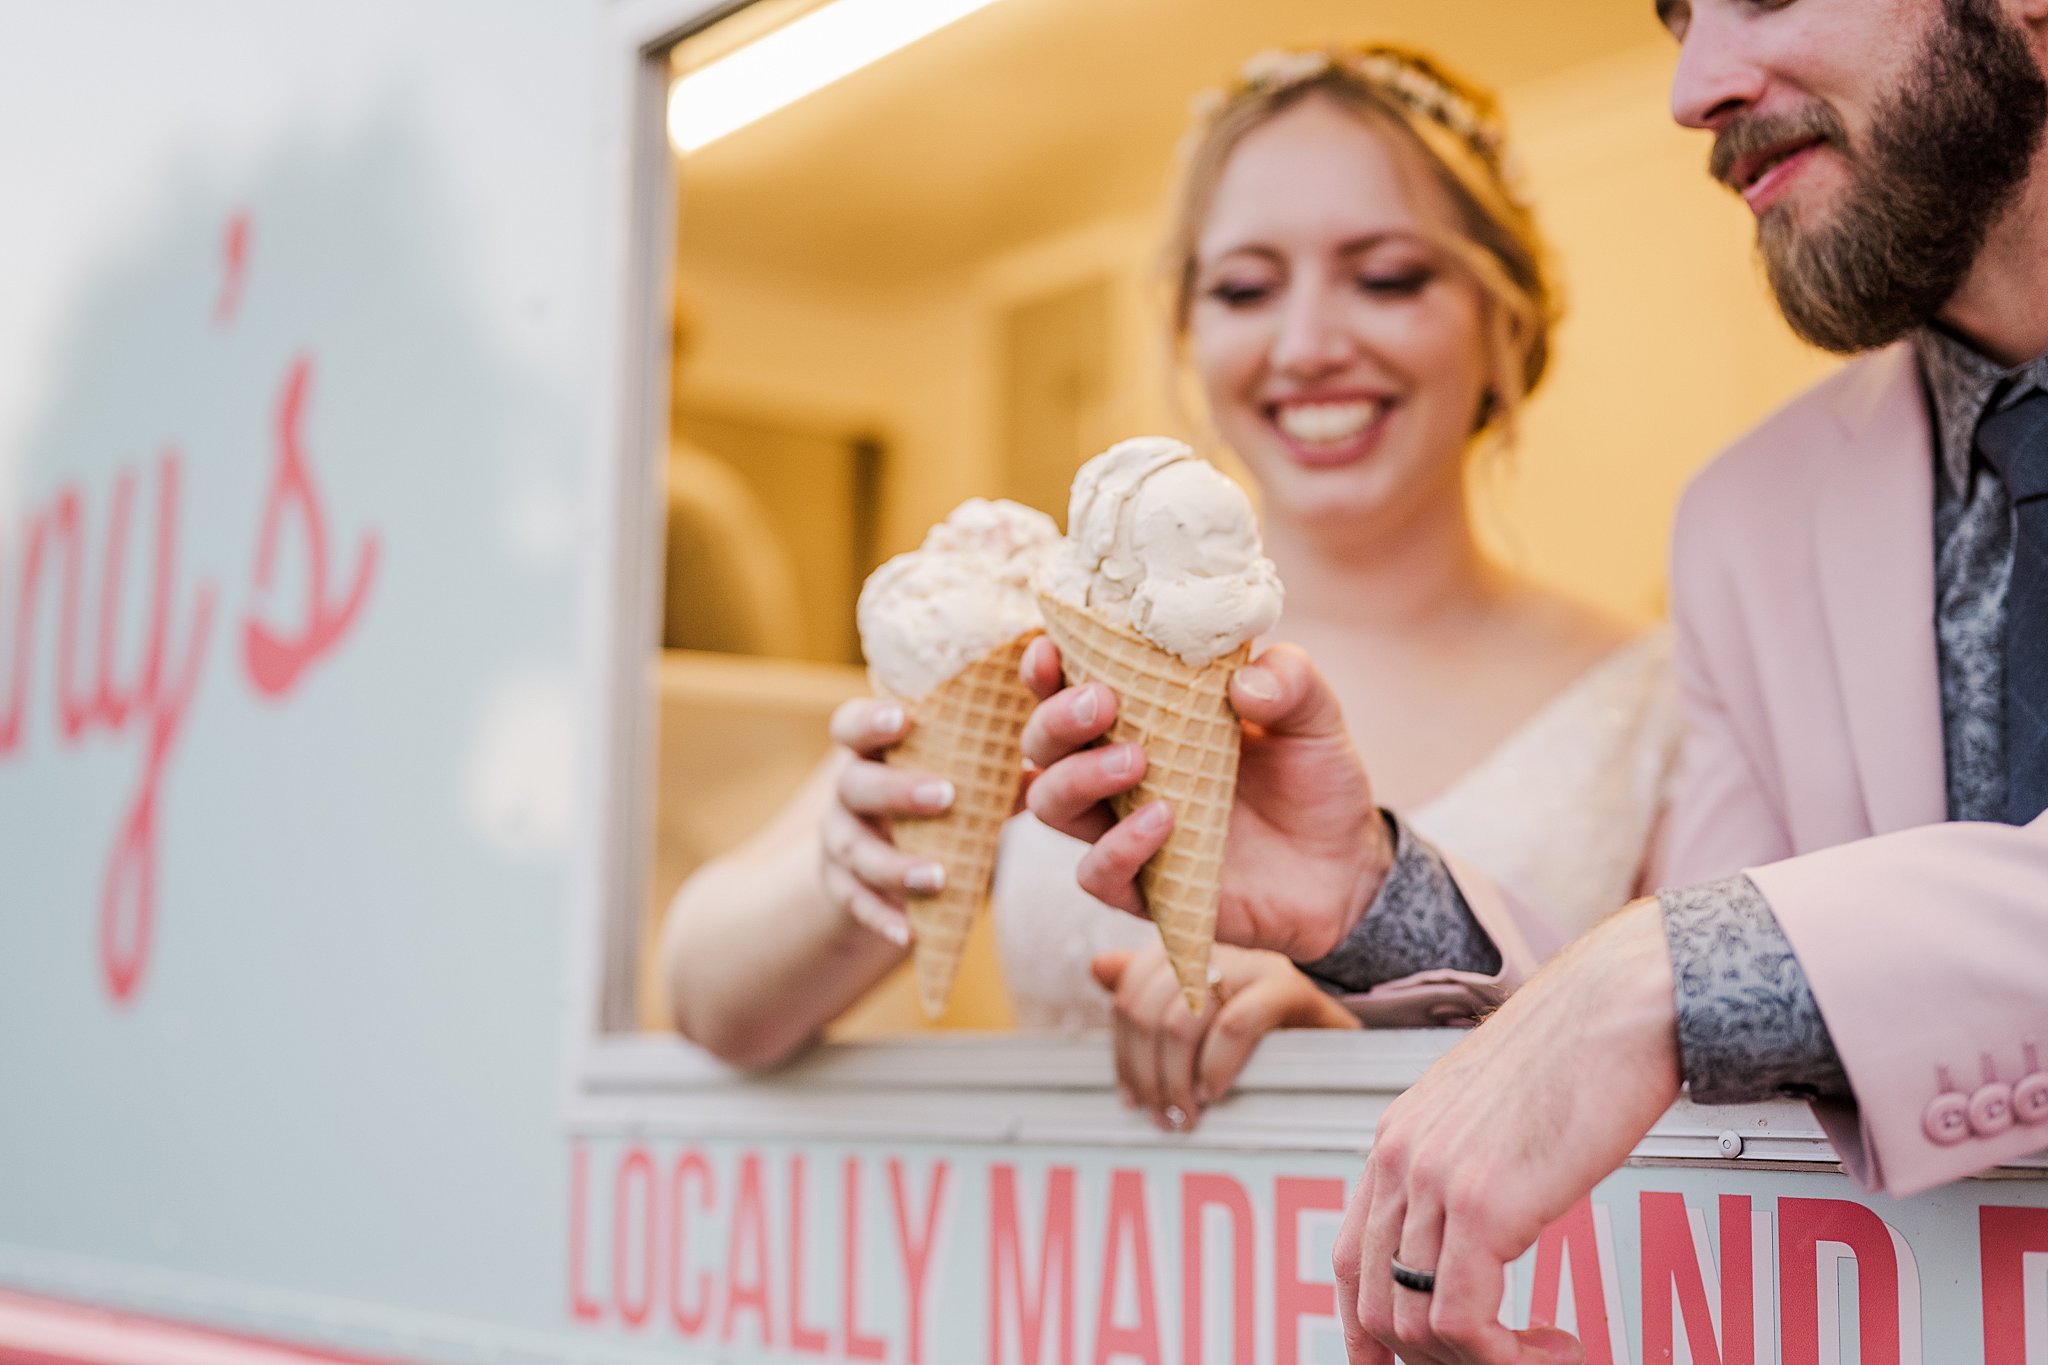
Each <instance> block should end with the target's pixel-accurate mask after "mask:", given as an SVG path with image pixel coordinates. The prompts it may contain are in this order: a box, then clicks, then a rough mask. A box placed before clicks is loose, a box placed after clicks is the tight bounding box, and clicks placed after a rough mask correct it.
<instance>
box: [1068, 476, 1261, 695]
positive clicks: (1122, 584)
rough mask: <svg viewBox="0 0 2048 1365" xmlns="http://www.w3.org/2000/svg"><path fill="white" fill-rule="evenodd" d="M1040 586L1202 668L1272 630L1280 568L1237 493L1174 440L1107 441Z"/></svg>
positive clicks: (1077, 488)
mask: <svg viewBox="0 0 2048 1365" xmlns="http://www.w3.org/2000/svg"><path fill="white" fill-rule="evenodd" d="M1038 586H1039V588H1040V590H1041V591H1043V592H1045V593H1047V594H1049V595H1050V596H1053V597H1057V598H1058V599H1060V600H1061V601H1064V602H1069V603H1072V604H1073V605H1075V606H1082V607H1089V608H1092V609H1093V610H1095V611H1097V612H1099V613H1101V614H1102V615H1104V616H1106V617H1108V618H1109V619H1110V620H1112V621H1116V622H1119V623H1121V624H1127V625H1128V626H1129V627H1130V628H1131V629H1132V630H1134V631H1136V632H1137V633H1138V634H1139V635H1141V636H1143V637H1144V638H1145V639H1146V640H1149V641H1150V642H1151V643H1152V644H1154V645H1157V646H1158V647H1159V648H1160V649H1163V650H1165V651H1166V652H1167V653H1169V654H1173V655H1175V656H1177V657H1178V658H1180V660H1181V661H1182V662H1184V663H1187V664H1190V665H1200V664H1205V663H1208V662H1209V661H1210V660H1212V659H1218V658H1221V657H1222V656H1224V655H1225V654H1228V653H1230V652H1231V651H1232V650H1234V649H1236V648H1237V647H1238V646H1239V645H1241V644H1243V643H1244V642H1245V641H1247V640H1250V639H1252V638H1253V637H1255V636H1258V635H1261V634H1263V633H1264V632H1266V631H1267V630H1270V629H1271V628H1272V626H1273V623H1274V622H1275V621H1277V620H1278V619H1279V618H1280V575H1279V574H1278V572H1276V571H1275V570H1274V568H1273V561H1272V560H1270V559H1267V558H1266V557H1265V556H1264V555H1263V554H1262V553H1261V551H1260V546H1259V528H1258V521H1257V519H1256V518H1255V517H1254V516H1253V515H1252V507H1251V502H1250V501H1249V500H1248V499H1247V498H1246V497H1245V495H1244V490H1242V489H1240V488H1239V487H1238V486H1237V485H1236V484H1234V483H1232V482H1231V481H1230V479H1229V477H1228V476H1226V475H1225V474H1224V473H1223V472H1222V471H1221V470H1219V469H1217V468H1216V467H1215V466H1214V465H1212V464H1210V463H1209V462H1208V461H1206V460H1203V459H1201V458H1199V457H1198V456H1196V454H1195V452H1194V451H1192V450H1190V449H1189V448H1188V447H1187V446H1185V445H1183V444H1182V443H1181V442H1179V441H1174V440H1169V439H1167V438H1165V437H1160V436H1141V437H1138V438H1136V439H1135V440H1129V441H1124V442H1121V443H1119V444H1117V445H1114V446H1111V447H1110V448H1109V449H1108V450H1106V451H1104V452H1103V453H1102V454H1100V455H1098V456H1096V457H1095V458H1094V459H1092V460H1090V461H1089V462H1088V463H1087V464H1085V465H1083V466H1081V469H1080V472H1079V473H1077V474H1076V475H1075V476H1074V491H1073V501H1072V502H1071V503H1070V505H1069V507H1068V512H1067V536H1066V539H1065V540H1064V541H1063V542H1061V545H1060V547H1059V549H1058V550H1057V551H1056V552H1055V553H1054V554H1053V555H1052V556H1051V557H1050V558H1049V559H1048V560H1047V561H1046V564H1045V568H1044V570H1043V571H1042V572H1041V574H1040V575H1039V579H1038Z"/></svg>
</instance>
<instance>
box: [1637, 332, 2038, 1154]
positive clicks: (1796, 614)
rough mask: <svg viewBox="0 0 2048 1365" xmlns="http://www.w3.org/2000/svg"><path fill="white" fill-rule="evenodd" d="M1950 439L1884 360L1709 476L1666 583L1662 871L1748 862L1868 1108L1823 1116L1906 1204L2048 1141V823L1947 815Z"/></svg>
mask: <svg viewBox="0 0 2048 1365" xmlns="http://www.w3.org/2000/svg"><path fill="white" fill-rule="evenodd" d="M1932 442H1933V437H1932V432H1931V426H1930V422H1929V418H1928V413H1927V406H1926V400H1925V398H1924V396H1923V392H1922V386H1921V381H1920V376H1919V371H1918V367H1917V365H1916V362H1915V360H1914V356H1913V353H1912V350H1911V348H1910V347H1908V346H1906V345H1904V344H1900V345H1897V346H1893V347H1891V348H1889V349H1887V350H1884V351H1880V352H1877V353H1876V354H1874V355H1871V356H1868V357H1866V358H1864V359H1862V360H1860V361H1858V362H1857V363H1855V364H1853V365H1851V366H1849V367H1848V368H1846V369H1844V370H1843V371H1841V372H1840V373H1839V374H1837V375H1835V376H1834V377H1832V378H1830V379H1828V380H1827V381H1825V382H1824V383H1822V384H1820V385H1818V386H1817V387H1815V388H1814V389H1812V390H1810V391H1809V392H1807V393H1806V394H1804V395H1802V396H1801V397H1799V398H1798V399H1796V400H1794V401H1793V402H1792V403H1791V404H1790V405H1789V406H1787V407H1786V408H1784V409H1783V410H1782V411H1780V412H1779V413H1777V414H1776V415H1775V416H1773V417H1771V418H1769V419H1768V420H1767V421H1765V422H1764V423H1763V424H1762V425H1761V426H1759V427H1758V428H1756V430H1754V431H1753V432H1751V433H1750V434H1749V435H1747V436H1745V437H1744V438H1742V439H1741V440H1740V441H1738V442H1737V443H1736V444H1735V445H1734V446H1733V447H1731V448H1730V449H1729V450H1728V451H1727V452H1726V453H1724V454H1723V455H1722V456H1721V457H1720V458H1719V459H1718V460H1716V461H1715V462H1714V463H1713V464H1712V465H1710V466H1709V467H1708V468H1707V469H1706V470H1704V471H1703V472H1702V473H1701V474H1700V475H1699V476H1698V477H1697V479H1695V480H1694V482H1693V484H1692V486H1691V487H1690V489H1688V491H1687V493H1686V495H1685V498H1684V500H1683V502H1682V504H1681V506H1680V508H1679V513H1678V525H1677V530H1676V533H1675V538H1674V541H1673V547H1672V569H1671V593H1672V619H1673V624H1674V626H1675V627H1676V631H1677V645H1676V667H1677V671H1678V679H1679V688H1680V695H1681V700H1682V706H1683V709H1684V712H1685V718H1686V722H1687V729H1688V736H1687V740H1686V748H1685V753H1684V758H1683V761H1682V765H1681V775H1680V781H1679V784H1678V791H1677V795H1676V797H1675V805H1674V809H1673V810H1672V813H1671V824H1670V827H1669V831H1668V834H1669V844H1668V845H1667V857H1666V862H1665V867H1664V876H1663V878H1662V881H1663V883H1664V884H1665V885H1667V886H1682V885H1687V884H1690V883H1694V882H1700V881H1707V880H1712V879H1715V878H1719V877H1724V876H1728V875H1731V874H1733V873H1734V872H1736V871H1738V870H1740V871H1746V872H1748V874H1749V875H1750V877H1751V878H1752V880H1753V881H1754V882H1755V883H1756V885H1757V887H1758V888H1759V889H1760V890H1761V891H1762V892H1763V894H1764V896H1765V897H1766V898H1767V899H1768V900H1769V901H1770V903H1771V907H1772V909H1773V910H1774V911H1775V912H1776V914H1777V916H1778V919H1779V922H1780V923H1781V924H1782V925H1783V926H1784V929H1785V932H1786V934H1787V936H1788V937H1789V938H1790V940H1791V942H1792V947H1793V951H1794V952H1795V953H1796V954H1797V955H1798V957H1799V961H1800V964H1801V965H1802V966H1803V967H1804V968H1805V971H1806V974H1807V977H1808V979H1809V981H1810V982H1811V983H1812V986H1813V990H1814V995H1815V998H1816V999H1817V1001H1818V1002H1819V1005H1820V1009H1821V1013H1822V1015H1823V1017H1824V1018H1825V1019H1826V1021H1827V1024H1828V1028H1829V1031H1830V1033H1831V1034H1832V1035H1833V1037H1834V1041H1835V1045H1836V1048H1837V1050H1838V1051H1839V1052H1840V1054H1841V1058H1842V1062H1843V1065H1844V1067H1845V1068H1846V1070H1847V1072H1848V1075H1849V1081H1850V1084H1851V1086H1852V1087H1853V1088H1854V1090H1855V1093H1856V1103H1854V1104H1821V1105H1817V1106H1816V1112H1817V1113H1818V1114H1819V1116H1820V1119H1821V1121H1822V1123H1823V1125H1824V1126H1825V1128H1826V1129H1827V1132H1828V1134H1829V1136H1830V1138H1831V1139H1832V1140H1833V1141H1834V1143H1835V1146H1836V1148H1837V1149H1838V1151H1839V1152H1840V1154H1841V1156H1842V1159H1843V1161H1844V1163H1845V1165H1846V1166H1847V1167H1848V1169H1849V1171H1850V1172H1851V1174H1853V1175H1854V1176H1855V1177H1856V1178H1857V1179H1858V1180H1859V1181H1861V1182H1862V1183H1863V1184H1865V1185H1866V1186H1870V1187H1882V1188H1886V1189H1889V1190H1891V1191H1893V1192H1894V1193H1900V1194H1905V1193H1911V1192H1914V1191H1917V1190H1922V1189H1925V1188H1927V1187H1929V1186H1932V1185H1936V1184H1940V1183H1942V1182H1945V1181H1948V1180H1953V1179H1957V1178H1959V1177H1962V1176H1965V1175H1969V1174H1971V1173H1973V1172H1976V1171H1981V1170H1984V1169H1986V1168H1987V1167H1990V1166H1993V1165H1996V1164H1997V1163H1999V1162H2001V1161H2007V1160H2010V1159H2012V1158H2014V1157H2019V1156H2022V1155H2025V1154H2028V1153H2031V1152H2035V1151H2039V1150H2041V1149H2042V1148H2044V1147H2048V1122H2027V1121H2023V1120H2022V1119H2021V1118H2019V1117H2018V1116H2017V1115H2016V1114H2015V1113H2014V1110H2013V1106H2012V1105H2011V1103H2010V1098H2009V1097H2010V1096H2011V1094H2012V1091H2011V1089H2010V1087H2013V1086H2015V1085H2016V1084H2022V1083H2027V1084H2022V1090H2021V1104H2020V1105H2019V1109H2020V1110H2021V1111H2022V1112H2026V1113H2028V1114H2029V1115H2030V1116H2032V1117H2037V1118H2041V1119H2048V1111H2044V1110H2043V1109H2042V1108H2041V1107H2040V1106H2030V1105H2029V1104H2028V1103H2027V1101H2029V1100H2032V1099H2036V1098H2038V1099H2040V1100H2042V1102H2043V1105H2048V1075H2043V1070H2044V1067H2048V818H2044V819H2043V820H2036V821H2035V822H2034V823H2033V824H2031V825H2028V826H2026V827H2025V828H2013V827H2010V826H2005V825H1989V824H1949V823H1944V821H1945V818H1946V814H1947V792H1946V777H1945V771H1944V767H1943V755H1942V723H1941V697H1940V686H1939V679H1938V675H1937V666H1936V657H1935V640H1934V628H1933V623H1934V530H1933V520H1934V482H1933V481H1934V457H1933V445H1932ZM2036 1049H2038V1055H2034V1053H2035V1050H2036ZM2034 1077H2039V1078H2040V1079H2039V1081H2038V1083H2031V1082H2030V1078H2034ZM2001 1086H2002V1087H2007V1089H2005V1090H2004V1091H2001V1090H2000V1089H1999V1087H2001ZM2002 1097H2004V1098H2005V1102H2004V1103H2003V1105H2002V1104H2001V1098H2002ZM1972 1101H1974V1103H1972Z"/></svg>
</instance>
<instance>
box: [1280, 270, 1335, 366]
mask: <svg viewBox="0 0 2048 1365" xmlns="http://www.w3.org/2000/svg"><path fill="white" fill-rule="evenodd" d="M1352 340H1353V339H1352V337H1351V336H1350V334H1349V332H1348V331H1347V329H1346V327H1345V323H1344V316H1343V309H1342V308H1341V307H1339V305H1338V301H1337V300H1336V299H1334V298H1333V297H1331V293H1330V291H1329V290H1327V289H1299V290H1295V291H1293V292H1291V293H1290V295H1289V296H1288V298H1287V299H1286V300H1285V302H1284V303H1283V305H1282V308H1281V313H1280V330H1279V331H1278V332H1277V333H1276V334H1275V335H1274V337H1273V352H1272V357H1271V359H1272V364H1273V368H1274V369H1276V370H1278V371H1280V372H1282V373H1285V374H1294V375H1307V376H1313V375H1317V374H1321V373H1324V372H1326V371H1328V370H1331V369H1335V368H1337V367H1338V366H1341V365H1343V364H1344V363H1345V362H1346V361H1348V360H1349V359H1350V358H1351V351H1352Z"/></svg>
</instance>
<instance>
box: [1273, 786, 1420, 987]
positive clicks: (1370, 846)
mask: <svg viewBox="0 0 2048 1365" xmlns="http://www.w3.org/2000/svg"><path fill="white" fill-rule="evenodd" d="M1399 850H1400V834H1399V826H1398V825H1397V824H1396V823H1395V820H1394V813H1393V812H1392V811H1389V810H1384V809H1379V808H1375V809H1374V810H1373V813H1372V819H1371V820H1369V821H1367V823H1366V843H1365V848H1364V850H1363V858H1362V861H1361V862H1360V864H1359V869H1358V880H1357V881H1356V882H1355V883H1353V885H1352V888H1351V895H1350V896H1349V897H1348V898H1347V899H1346V901H1345V904H1344V915H1343V918H1342V920H1341V921H1339V922H1338V924H1337V925H1336V926H1335V927H1334V932H1332V934H1331V935H1330V938H1329V941H1328V942H1326V943H1322V944H1318V945H1316V950H1315V951H1311V952H1303V953H1299V954H1296V955H1295V958H1296V961H1304V962H1305V961H1309V960H1311V959H1314V958H1321V957H1327V956H1329V955H1330V954H1331V953H1334V952H1336V951H1337V949H1338V947H1339V946H1340V945H1341V944H1342V943H1343V942H1344V941H1345V940H1346V939H1348V938H1350V937H1351V935H1352V933H1353V932H1355V931H1356V930H1357V928H1358V925H1359V922H1360V921H1361V920H1363V919H1364V918H1365V916H1366V913H1367V912H1368V911H1370V910H1371V909H1372V905H1373V902H1374V901H1376V900H1378V899H1379V897H1380V892H1381V891H1382V890H1384V889H1385V888H1386V885H1387V876H1388V874H1389V873H1391V872H1392V871H1393V870H1394V859H1395V857H1396V856H1397V855H1398V853H1399Z"/></svg>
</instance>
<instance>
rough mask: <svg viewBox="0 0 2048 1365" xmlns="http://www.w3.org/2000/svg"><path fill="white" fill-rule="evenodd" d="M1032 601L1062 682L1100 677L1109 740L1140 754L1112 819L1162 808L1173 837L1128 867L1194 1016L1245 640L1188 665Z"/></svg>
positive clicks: (1105, 625) (1198, 1008) (1088, 617)
mask: <svg viewBox="0 0 2048 1365" xmlns="http://www.w3.org/2000/svg"><path fill="white" fill-rule="evenodd" d="M1038 607H1039V610H1040V612H1042V613H1043V614H1044V616H1045V630H1046V634H1048V635H1050V636H1051V637H1052V641H1053V643H1054V644H1056V645H1058V646H1059V649H1060V664H1061V667H1062V668H1063V669H1064V671H1065V673H1066V677H1067V681H1068V682H1069V683H1070V684H1078V683H1084V682H1099V683H1103V684H1105V685H1107V686H1108V687H1109V688H1110V690H1111V691H1113V692H1115V693H1116V694H1117V715H1116V723H1115V724H1114V725H1112V726H1111V727H1110V731H1109V740H1110V742H1111V743H1115V744H1123V743H1135V744H1138V745H1140V746H1141V747H1143V749H1144V750H1145V777H1144V780H1143V781H1141V782H1139V783H1138V785H1137V787H1136V788H1135V789H1133V790H1131V791H1129V792H1126V793H1124V794H1123V795H1122V796H1119V797H1117V798H1116V799H1115V800H1114V801H1113V802H1112V803H1111V804H1112V805H1113V806H1114V807H1115V809H1116V813H1117V816H1118V818H1122V817H1123V816H1126V815H1128V814H1130V813H1131V812H1132V811H1133V810H1136V809H1137V808H1138V807H1139V806H1142V805H1144V804H1146V803H1147V802H1150V801H1162V800H1163V801H1165V802H1166V803H1167V804H1168V805H1169V806H1171V807H1172V808H1173V832H1172V833H1171V834H1169V835H1168V836H1167V839H1166V846H1165V847H1164V848H1162V849H1160V850H1159V852H1158V853H1156V854H1154V855H1153V856H1152V858H1151V859H1150V860H1149V861H1147V862H1146V864H1145V866H1144V867H1143V868H1142V869H1141V870H1140V871H1139V873H1138V887H1139V889H1140V890H1141V891H1143V892H1144V894H1145V905H1146V908H1147V910H1149V911H1150V913H1151V916H1152V922H1153V923H1154V924H1156V925H1158V926H1159V937H1160V940H1161V941H1162V942H1163V943H1164V944H1165V945H1166V956H1167V959H1168V960H1169V961H1170V962H1172V964H1173V971H1174V975H1175V976H1177V977H1178V978H1179V979H1180V985H1181V993H1182V995H1183V996H1184V997H1185V998H1186V1000H1187V1004H1188V1009H1189V1010H1191V1011H1192V1012H1194V1013H1196V1014H1200V1013H1201V1012H1202V1011H1203V1009H1205V1008H1206V1007H1207V1005H1208V1001H1209V950H1210V948H1211V947H1212V946H1213V945H1214V944H1215V941H1216V901H1217V897H1218V894H1219V891H1220V889H1221V886H1222V878H1223V844H1224V839H1225V837H1226V836H1227V834H1228V833H1229V829H1230V807H1231V801H1232V798H1233V796H1234V794H1235V792H1236V789H1237V751H1238V739H1239V735H1240V731H1239V728H1238V720H1237V715H1236V713H1235V712H1234V711H1232V710H1231V709H1230V702H1229V699H1228V697H1227V695H1226V691H1227V689H1228V687H1229V685H1230V675H1231V674H1233V673H1235V672H1236V671H1237V670H1238V669H1239V668H1241V667H1242V666H1243V665H1244V662H1245V659H1246V658H1247V657H1248V656H1249V655H1250V653H1251V646H1250V645H1249V644H1244V645H1239V646H1238V647H1237V648H1236V649H1235V650H1233V651H1231V652H1230V653H1228V654H1226V655H1224V656H1222V657H1221V658H1218V659H1215V660H1212V661H1210V662H1209V663H1206V664H1201V665H1193V664H1188V663H1185V662H1183V661H1182V660H1181V659H1179V658H1178V657H1176V656H1175V655H1173V654H1171V653H1168V652H1167V651H1166V650H1163V649H1161V648H1159V647H1158V646H1157V645H1154V644H1152V643H1151V642H1150V641H1148V640H1146V639H1145V638H1144V637H1143V636H1141V635H1139V634H1137V633H1136V632H1135V631H1132V630H1129V629H1126V628H1125V627H1122V626H1119V625H1117V624H1116V623H1114V622H1112V621H1110V620H1109V619H1107V618H1106V617H1105V616H1103V615H1102V614H1101V613H1100V612H1097V611H1093V610H1090V609H1089V608H1087V607H1082V606H1077V605H1075V604H1073V603H1070V602H1065V601H1062V600H1060V599H1059V598H1057V597H1054V596H1052V595H1050V594H1046V593H1041V594H1040V595H1039V599H1038Z"/></svg>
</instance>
